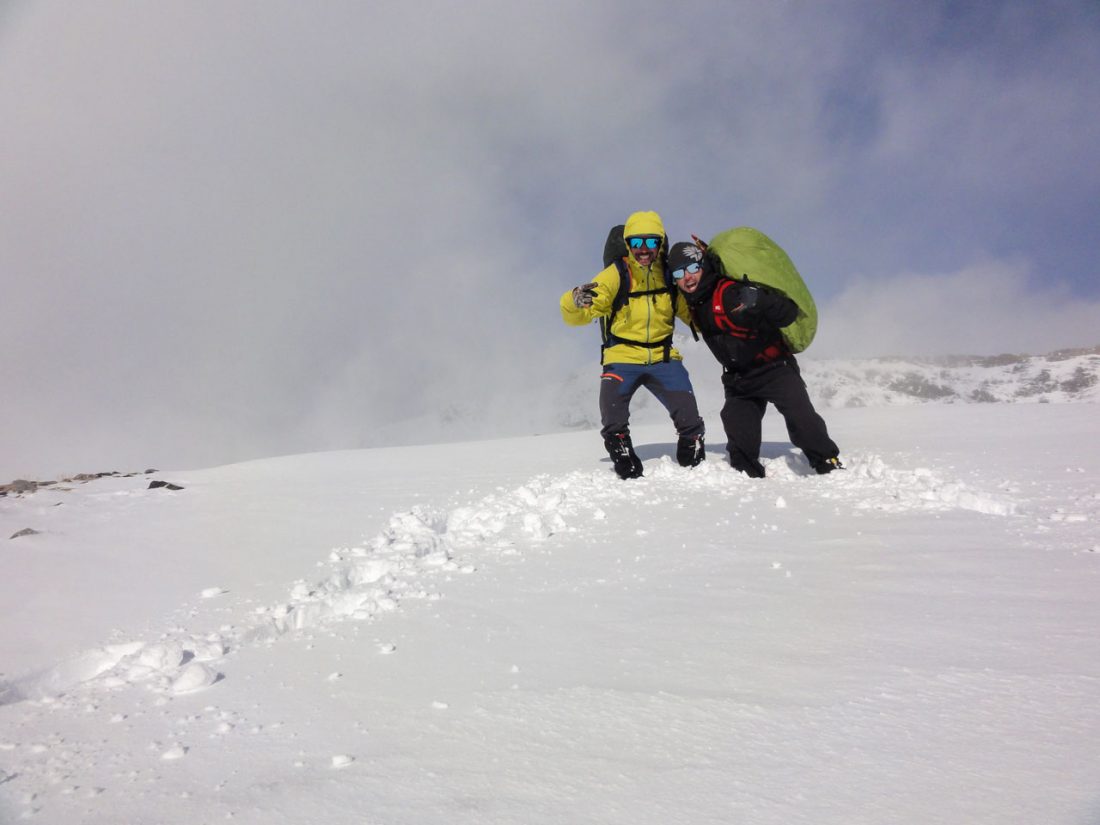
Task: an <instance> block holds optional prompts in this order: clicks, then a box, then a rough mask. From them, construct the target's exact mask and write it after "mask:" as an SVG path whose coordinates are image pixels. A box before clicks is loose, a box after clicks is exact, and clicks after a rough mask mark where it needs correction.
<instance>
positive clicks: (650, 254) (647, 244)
mask: <svg viewBox="0 0 1100 825" xmlns="http://www.w3.org/2000/svg"><path fill="white" fill-rule="evenodd" d="M663 240H664V239H663V238H660V237H659V236H657V235H634V236H631V237H629V238H627V239H626V246H627V248H628V249H629V250H630V254H631V255H633V256H634V260H636V261H637V262H638V263H640V264H641V265H642V266H653V264H654V262H655V261H656V260H657V253H658V252H659V251H660V250H661V244H662V243H663Z"/></svg>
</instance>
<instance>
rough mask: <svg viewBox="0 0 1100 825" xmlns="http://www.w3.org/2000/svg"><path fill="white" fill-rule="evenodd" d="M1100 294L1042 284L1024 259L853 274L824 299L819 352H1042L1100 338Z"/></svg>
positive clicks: (842, 354) (832, 354) (837, 354)
mask: <svg viewBox="0 0 1100 825" xmlns="http://www.w3.org/2000/svg"><path fill="white" fill-rule="evenodd" d="M1098 331H1100V301H1097V300H1088V299H1082V298H1080V297H1075V296H1074V295H1073V293H1072V292H1071V291H1070V290H1069V289H1068V288H1067V287H1066V285H1065V284H1060V283H1042V284H1040V283H1037V281H1036V280H1035V279H1034V278H1030V277H1029V276H1028V272H1027V270H1026V267H1024V266H1023V265H1021V264H1018V263H1012V262H1004V261H990V262H987V263H983V264H978V265H975V266H971V267H967V268H966V269H963V270H961V271H959V272H954V273H945V274H903V275H899V276H896V277H892V278H881V279H871V278H857V279H853V280H852V281H851V282H850V283H849V284H848V285H847V286H846V287H845V289H844V290H843V291H842V292H841V293H840V294H839V295H837V296H835V297H833V298H831V299H830V300H828V301H827V302H826V303H824V304H823V305H821V306H819V326H818V335H817V339H816V340H815V342H814V344H813V349H812V354H813V355H814V356H815V357H820V358H836V357H875V356H883V355H949V354H958V355H963V354H968V355H993V354H998V353H1005V352H1012V353H1032V354H1040V353H1046V352H1051V351H1053V350H1056V349H1062V348H1070V347H1078V346H1082V345H1085V344H1091V345H1095V343H1096V342H1098V341H1100V332H1098Z"/></svg>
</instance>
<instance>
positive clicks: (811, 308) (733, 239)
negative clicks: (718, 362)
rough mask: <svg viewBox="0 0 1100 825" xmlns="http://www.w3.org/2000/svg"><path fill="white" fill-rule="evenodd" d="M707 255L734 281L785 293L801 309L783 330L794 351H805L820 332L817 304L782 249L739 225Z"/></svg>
mask: <svg viewBox="0 0 1100 825" xmlns="http://www.w3.org/2000/svg"><path fill="white" fill-rule="evenodd" d="M706 254H707V256H708V257H709V258H710V260H711V262H712V263H714V264H716V265H717V266H718V271H719V272H720V273H721V274H722V275H724V276H726V277H727V278H730V279H732V280H734V281H740V280H742V279H743V278H748V279H749V280H750V281H753V282H755V283H758V284H763V285H764V286H768V287H771V288H772V289H774V290H776V291H777V292H782V293H783V294H784V295H786V296H787V297H788V298H790V299H791V300H792V301H794V302H795V304H796V305H797V306H798V318H796V319H795V321H794V323H792V324H790V325H788V326H786V327H784V328H783V329H781V330H780V332H781V333H782V335H783V340H785V341H786V342H787V346H789V347H790V348H791V351H792V352H802V351H803V350H804V349H806V348H807V347H808V346H810V344H811V343H813V340H814V335H815V334H816V333H817V305H816V304H815V303H814V299H813V296H812V295H810V290H809V289H808V288H807V287H806V283H805V282H804V281H803V280H802V276H801V275H799V274H798V270H797V269H795V267H794V264H793V263H791V259H790V258H788V257H787V253H786V252H784V251H783V250H782V248H781V247H780V246H779V244H777V243H776V242H775V241H773V240H772V239H771V238H769V237H768V236H767V235H765V234H764V233H763V232H760V231H758V230H756V229H751V228H750V227H747V226H739V227H737V228H736V229H727V230H726V231H725V232H719V233H718V234H717V235H715V236H714V238H712V239H711V242H710V244H709V245H707V252H706Z"/></svg>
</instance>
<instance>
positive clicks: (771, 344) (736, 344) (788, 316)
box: [685, 265, 798, 375]
mask: <svg viewBox="0 0 1100 825" xmlns="http://www.w3.org/2000/svg"><path fill="white" fill-rule="evenodd" d="M685 297H686V298H687V303H688V307H689V308H690V310H691V317H692V320H693V321H694V322H695V326H696V327H697V328H698V329H699V332H700V334H702V336H703V340H704V341H706V344H707V346H708V347H710V351H711V352H713V353H714V357H715V358H717V359H718V361H719V362H720V363H721V364H722V366H723V367H725V368H726V370H727V371H729V372H732V373H736V374H738V375H748V374H749V373H751V372H753V371H755V370H757V369H759V368H761V367H764V366H767V365H769V364H771V363H773V362H775V361H779V360H783V359H791V358H793V356H792V354H791V352H790V349H789V348H788V347H787V345H786V343H785V342H784V341H783V336H782V334H781V333H780V330H781V329H782V328H783V327H785V326H787V325H788V324H790V323H793V322H794V320H795V319H796V318H798V306H797V305H796V304H795V302H794V301H792V300H791V299H790V298H788V297H787V296H786V295H783V294H782V293H780V292H777V291H775V290H773V289H770V288H769V287H766V286H763V285H761V284H754V283H752V282H751V281H749V280H741V281H732V280H730V279H729V278H726V277H725V276H722V275H718V274H717V273H715V272H714V271H713V270H712V269H711V267H709V266H706V265H704V268H703V275H702V277H701V278H700V280H699V287H698V288H697V289H696V290H695V292H693V293H690V294H685Z"/></svg>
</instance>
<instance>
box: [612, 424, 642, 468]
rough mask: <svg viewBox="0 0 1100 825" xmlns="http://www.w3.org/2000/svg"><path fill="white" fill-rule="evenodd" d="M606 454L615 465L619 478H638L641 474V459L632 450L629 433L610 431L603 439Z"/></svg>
mask: <svg viewBox="0 0 1100 825" xmlns="http://www.w3.org/2000/svg"><path fill="white" fill-rule="evenodd" d="M603 445H604V446H605V447H606V448H607V454H608V455H609V456H611V461H612V462H613V463H614V465H615V472H616V474H618V476H619V478H638V477H640V476H641V474H642V460H641V459H640V458H638V455H637V454H636V453H635V452H634V445H633V444H632V443H631V441H630V433H612V434H611V435H609V436H607V437H605V438H604V440H603Z"/></svg>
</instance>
